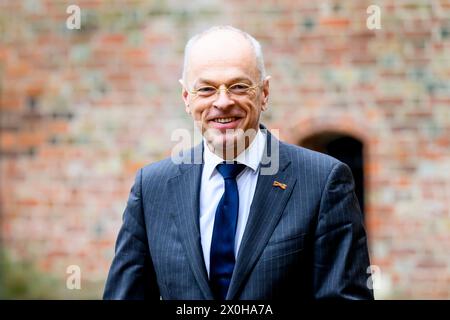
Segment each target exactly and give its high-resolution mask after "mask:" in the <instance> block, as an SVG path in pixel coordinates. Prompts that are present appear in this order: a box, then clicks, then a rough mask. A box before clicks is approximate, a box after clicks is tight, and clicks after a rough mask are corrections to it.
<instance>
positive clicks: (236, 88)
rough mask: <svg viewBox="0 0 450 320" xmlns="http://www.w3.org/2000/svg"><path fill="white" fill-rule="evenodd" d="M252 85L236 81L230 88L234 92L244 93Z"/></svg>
mask: <svg viewBox="0 0 450 320" xmlns="http://www.w3.org/2000/svg"><path fill="white" fill-rule="evenodd" d="M249 88H250V86H249V85H248V84H245V83H235V84H233V85H231V86H230V88H229V90H230V91H231V92H233V93H237V94H242V93H246V92H247V91H248V89H249Z"/></svg>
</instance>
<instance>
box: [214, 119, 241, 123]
mask: <svg viewBox="0 0 450 320" xmlns="http://www.w3.org/2000/svg"><path fill="white" fill-rule="evenodd" d="M235 119H236V118H217V119H215V120H214V121H215V122H219V123H228V122H232V121H234V120H235Z"/></svg>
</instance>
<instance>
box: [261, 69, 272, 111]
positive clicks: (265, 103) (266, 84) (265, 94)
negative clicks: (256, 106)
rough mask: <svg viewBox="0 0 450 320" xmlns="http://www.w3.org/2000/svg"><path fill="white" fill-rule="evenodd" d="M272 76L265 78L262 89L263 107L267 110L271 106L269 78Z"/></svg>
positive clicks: (263, 109)
mask: <svg viewBox="0 0 450 320" xmlns="http://www.w3.org/2000/svg"><path fill="white" fill-rule="evenodd" d="M270 78H271V76H267V77H265V78H264V80H263V84H262V90H261V93H262V94H261V99H262V101H261V109H262V111H266V110H267V108H268V106H269V80H270Z"/></svg>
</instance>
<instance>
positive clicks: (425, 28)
mask: <svg viewBox="0 0 450 320" xmlns="http://www.w3.org/2000/svg"><path fill="white" fill-rule="evenodd" d="M70 4H75V3H73V2H72V1H63V0H60V1H50V0H46V1H28V2H23V3H22V2H20V1H12V0H11V1H6V2H2V3H1V4H0V33H1V42H0V74H1V83H0V98H1V100H0V111H1V136H0V150H1V171H0V174H1V176H0V178H1V213H2V216H1V219H2V224H1V238H2V241H3V246H4V247H5V248H7V251H8V253H9V255H11V256H12V257H14V259H30V260H31V261H33V263H34V264H35V266H36V268H37V269H38V270H40V272H42V273H44V274H48V275H52V276H54V277H56V278H57V279H61V281H60V285H61V287H63V288H64V287H65V278H66V276H67V275H66V267H67V266H68V265H73V264H75V265H79V266H80V268H81V271H82V281H85V282H89V281H90V282H97V283H98V284H99V285H98V289H96V290H94V291H93V292H95V294H94V295H93V297H100V291H101V286H102V285H103V281H104V280H105V277H106V273H107V270H108V267H109V264H110V262H111V258H112V255H113V246H114V241H115V237H116V235H117V231H118V228H119V226H120V222H121V215H122V212H123V209H124V206H125V204H126V199H127V196H128V192H129V189H130V186H131V183H132V181H133V178H134V173H135V171H136V169H137V168H139V167H140V166H142V165H144V164H146V163H148V162H152V161H155V160H158V159H161V158H163V157H166V156H167V155H169V154H170V146H173V145H174V144H175V142H171V140H170V137H171V132H172V130H174V129H176V128H179V127H185V128H192V124H191V122H190V119H189V118H188V117H187V115H185V113H184V109H183V103H182V101H181V97H180V88H179V84H178V82H177V80H178V78H179V77H180V72H181V66H182V54H183V47H184V44H185V42H186V41H187V39H188V38H189V36H190V35H192V34H193V33H195V32H196V31H199V30H202V29H204V28H206V27H209V26H211V25H215V24H232V25H234V26H236V27H239V28H242V29H243V30H245V31H247V32H249V33H251V34H253V35H254V36H255V37H256V38H257V39H259V40H260V41H261V44H262V46H263V50H264V53H265V59H266V67H267V71H268V73H269V74H271V75H272V82H271V96H270V110H269V111H268V112H267V113H265V114H264V119H263V121H264V122H265V123H266V124H268V125H269V127H271V128H278V129H280V132H281V138H283V139H284V140H287V141H289V142H292V143H298V142H299V141H300V140H302V139H303V138H305V137H307V136H309V135H311V134H313V133H317V132H321V131H324V130H337V131H340V132H345V133H348V134H350V135H353V136H354V137H357V138H359V139H361V140H362V141H363V142H364V144H365V149H364V152H365V159H366V162H365V174H366V177H367V180H366V202H367V203H366V215H367V228H368V233H369V237H370V238H369V241H370V242H369V244H370V250H371V258H372V263H373V264H375V265H378V266H379V267H380V270H381V289H379V290H377V296H378V297H379V298H405V299H408V298H415V299H417V298H446V299H449V298H450V289H449V288H450V255H449V254H448V253H449V252H450V209H449V208H450V84H449V83H450V20H449V17H450V1H444V0H443V1H433V2H429V1H412V0H411V1H398V2H397V1H393V0H391V1H374V2H371V1H342V2H341V3H339V2H335V1H325V2H324V4H318V3H316V2H315V1H292V0H291V1H288V0H283V1H275V0H272V1H243V0H239V1H189V2H186V3H185V2H182V1H137V0H136V1H99V0H90V1H88V0H86V1H76V4H78V5H79V6H80V8H81V12H82V17H81V18H82V19H81V30H68V29H67V28H66V18H67V17H68V16H69V14H67V13H66V8H67V6H68V5H70ZM327 4H328V5H327ZM370 4H376V5H379V6H380V8H381V25H382V29H380V30H368V29H367V27H366V19H367V17H368V14H367V13H366V8H367V7H368V6H369V5H370ZM85 282H83V283H85ZM85 290H86V289H85Z"/></svg>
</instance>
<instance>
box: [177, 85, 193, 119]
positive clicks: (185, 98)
mask: <svg viewBox="0 0 450 320" xmlns="http://www.w3.org/2000/svg"><path fill="white" fill-rule="evenodd" d="M178 82H180V84H181V97H182V98H183V101H184V105H185V110H186V113H188V114H189V113H191V110H190V109H189V92H188V90H187V89H186V86H185V85H184V82H183V79H179V80H178Z"/></svg>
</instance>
